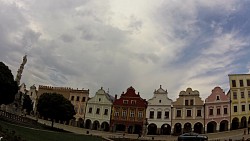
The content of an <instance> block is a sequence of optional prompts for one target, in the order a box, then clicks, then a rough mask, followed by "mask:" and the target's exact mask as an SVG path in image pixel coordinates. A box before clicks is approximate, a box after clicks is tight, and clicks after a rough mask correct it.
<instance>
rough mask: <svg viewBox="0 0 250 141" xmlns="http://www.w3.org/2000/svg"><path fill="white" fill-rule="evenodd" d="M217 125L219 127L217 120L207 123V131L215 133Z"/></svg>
mask: <svg viewBox="0 0 250 141" xmlns="http://www.w3.org/2000/svg"><path fill="white" fill-rule="evenodd" d="M216 127H217V123H216V122H215V121H210V122H209V123H208V124H207V133H215V132H216Z"/></svg>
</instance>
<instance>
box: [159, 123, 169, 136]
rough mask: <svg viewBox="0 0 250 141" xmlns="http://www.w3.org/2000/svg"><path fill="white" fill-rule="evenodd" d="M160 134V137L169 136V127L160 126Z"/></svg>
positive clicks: (165, 125)
mask: <svg viewBox="0 0 250 141" xmlns="http://www.w3.org/2000/svg"><path fill="white" fill-rule="evenodd" d="M161 134H162V135H170V134H171V126H170V125H169V124H163V125H162V126H161Z"/></svg>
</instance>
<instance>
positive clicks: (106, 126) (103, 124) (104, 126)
mask: <svg viewBox="0 0 250 141" xmlns="http://www.w3.org/2000/svg"><path fill="white" fill-rule="evenodd" d="M101 129H102V130H103V131H109V124H108V122H106V121H105V122H103V123H102V124H101Z"/></svg>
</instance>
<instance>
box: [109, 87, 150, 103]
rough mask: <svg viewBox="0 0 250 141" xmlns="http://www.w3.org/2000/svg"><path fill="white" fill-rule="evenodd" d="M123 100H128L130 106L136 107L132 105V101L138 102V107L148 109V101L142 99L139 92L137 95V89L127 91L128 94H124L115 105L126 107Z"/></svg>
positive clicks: (130, 88)
mask: <svg viewBox="0 0 250 141" xmlns="http://www.w3.org/2000/svg"><path fill="white" fill-rule="evenodd" d="M123 100H128V104H126V105H128V106H135V105H133V104H131V103H132V102H131V100H136V107H145V106H146V107H147V104H148V103H147V101H146V99H142V98H141V97H140V94H139V92H138V94H136V93H135V89H134V88H133V87H132V86H131V87H129V88H128V89H127V92H126V93H124V92H123V93H122V94H121V97H120V98H119V99H116V100H115V101H114V103H113V104H114V105H124V104H123Z"/></svg>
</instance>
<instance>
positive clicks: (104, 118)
mask: <svg viewBox="0 0 250 141" xmlns="http://www.w3.org/2000/svg"><path fill="white" fill-rule="evenodd" d="M113 101H114V97H112V96H111V95H109V94H108V93H106V92H105V91H104V90H103V88H101V89H99V90H98V91H97V92H96V94H95V96H94V97H92V98H90V99H89V100H88V102H87V108H86V114H85V122H84V123H85V128H87V129H93V130H104V131H109V126H110V115H111V109H112V105H113Z"/></svg>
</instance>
